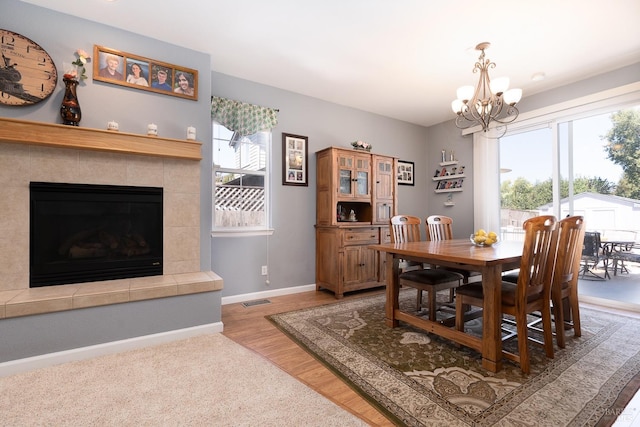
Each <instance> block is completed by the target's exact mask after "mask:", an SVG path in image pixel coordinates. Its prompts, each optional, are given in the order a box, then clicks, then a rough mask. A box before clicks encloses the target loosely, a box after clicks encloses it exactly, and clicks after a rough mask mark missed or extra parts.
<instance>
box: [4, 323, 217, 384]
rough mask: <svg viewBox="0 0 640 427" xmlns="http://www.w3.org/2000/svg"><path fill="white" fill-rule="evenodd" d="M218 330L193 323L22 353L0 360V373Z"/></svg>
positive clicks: (23, 370) (21, 370)
mask: <svg viewBox="0 0 640 427" xmlns="http://www.w3.org/2000/svg"><path fill="white" fill-rule="evenodd" d="M222 330H223V325H222V322H216V323H209V324H206V325H199V326H193V327H191V328H184V329H177V330H175V331H168V332H161V333H158V334H151V335H144V336H141V337H135V338H129V339H126V340H120V341H112V342H107V343H103V344H96V345H91V346H88V347H80V348H74V349H71V350H64V351H59V352H55V353H48V354H43V355H40V356H34V357H26V358H24V359H18V360H10V361H8V362H3V363H0V377H7V376H9V375H14V374H19V373H21V372H27V371H31V370H34V369H39V368H46V367H48V366H54V365H60V364H62V363H67V362H74V361H77V360H84V359H90V358H92V357H97V356H103V355H106V354H113V353H119V352H122V351H128V350H135V349H138V348H142V347H148V346H151V345H158V344H163V343H166V342H170V341H177V340H181V339H185V338H190V337H193V336H196V335H204V334H212V333H218V332H222Z"/></svg>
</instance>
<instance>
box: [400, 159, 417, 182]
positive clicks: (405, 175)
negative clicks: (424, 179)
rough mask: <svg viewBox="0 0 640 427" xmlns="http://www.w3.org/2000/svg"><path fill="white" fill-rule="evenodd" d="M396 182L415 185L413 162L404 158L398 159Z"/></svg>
mask: <svg viewBox="0 0 640 427" xmlns="http://www.w3.org/2000/svg"><path fill="white" fill-rule="evenodd" d="M397 176H398V184H399V185H415V181H414V178H415V164H414V163H413V162H408V161H406V160H398V171H397Z"/></svg>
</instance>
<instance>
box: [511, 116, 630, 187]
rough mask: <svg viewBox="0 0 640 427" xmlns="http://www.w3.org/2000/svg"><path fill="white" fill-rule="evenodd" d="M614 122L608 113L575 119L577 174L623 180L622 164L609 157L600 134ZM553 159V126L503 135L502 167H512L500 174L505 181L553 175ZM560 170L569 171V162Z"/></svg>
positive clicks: (576, 175) (540, 179) (612, 180)
mask: <svg viewBox="0 0 640 427" xmlns="http://www.w3.org/2000/svg"><path fill="white" fill-rule="evenodd" d="M611 126H612V124H611V119H610V114H609V113H607V114H602V115H599V116H594V117H589V118H585V119H581V120H576V121H574V125H573V140H574V152H573V156H574V162H573V167H574V171H573V173H574V178H577V177H587V178H592V177H599V178H604V179H607V180H608V181H610V182H613V183H617V182H618V181H619V180H620V178H621V176H622V167H621V166H619V165H616V164H615V163H613V162H612V161H611V160H609V159H608V158H607V155H606V153H605V151H604V149H603V146H604V144H605V141H604V140H602V139H601V138H600V137H601V136H604V135H606V133H607V132H608V131H609V129H611ZM561 157H562V154H561ZM565 157H566V156H565ZM552 159H553V153H552V151H551V129H550V128H545V129H538V130H534V131H530V132H526V133H521V134H517V135H512V136H508V137H503V138H501V139H500V167H501V168H505V169H511V170H512V171H511V172H505V173H503V174H502V175H501V177H500V178H501V180H502V181H505V180H510V181H515V180H516V179H517V178H519V177H523V178H525V179H527V180H528V181H529V182H531V183H535V182H536V181H544V180H546V179H548V178H550V177H551V176H552ZM561 161H562V160H561ZM561 170H562V171H563V173H566V170H567V169H566V166H564V167H563V169H561Z"/></svg>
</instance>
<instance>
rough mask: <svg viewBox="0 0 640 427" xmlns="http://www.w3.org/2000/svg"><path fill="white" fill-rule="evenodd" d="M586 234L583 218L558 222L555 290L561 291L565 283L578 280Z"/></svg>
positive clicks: (572, 218)
mask: <svg viewBox="0 0 640 427" xmlns="http://www.w3.org/2000/svg"><path fill="white" fill-rule="evenodd" d="M584 232H585V231H584V218H583V217H582V216H572V217H567V218H564V219H562V220H561V221H559V222H558V254H557V256H556V261H555V267H554V269H553V271H554V277H553V285H552V286H553V289H561V288H562V286H563V284H564V283H569V282H575V281H577V280H578V272H579V270H580V258H581V256H582V252H581V250H582V242H583V240H584Z"/></svg>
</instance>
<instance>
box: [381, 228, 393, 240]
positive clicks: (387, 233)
mask: <svg viewBox="0 0 640 427" xmlns="http://www.w3.org/2000/svg"><path fill="white" fill-rule="evenodd" d="M380 243H391V230H390V229H389V227H382V228H380Z"/></svg>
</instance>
